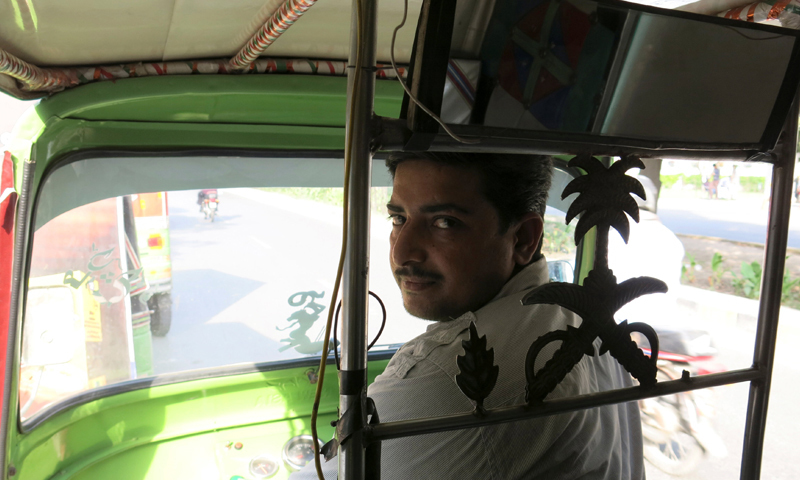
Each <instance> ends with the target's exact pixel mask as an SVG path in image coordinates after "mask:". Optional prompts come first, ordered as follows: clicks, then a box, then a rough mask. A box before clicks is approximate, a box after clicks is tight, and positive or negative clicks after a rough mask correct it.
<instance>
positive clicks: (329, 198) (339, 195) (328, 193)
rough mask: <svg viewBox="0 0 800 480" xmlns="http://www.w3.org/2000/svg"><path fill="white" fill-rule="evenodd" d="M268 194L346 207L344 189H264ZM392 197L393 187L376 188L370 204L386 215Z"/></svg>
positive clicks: (371, 191) (375, 209)
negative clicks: (387, 205)
mask: <svg viewBox="0 0 800 480" xmlns="http://www.w3.org/2000/svg"><path fill="white" fill-rule="evenodd" d="M262 190H264V191H267V192H273V193H279V194H281V195H286V196H289V197H293V198H300V199H304V200H311V201H314V202H319V203H324V204H326V205H333V206H336V207H341V206H342V205H344V189H343V188H304V187H289V188H262ZM391 196H392V189H391V187H375V188H371V189H370V192H369V197H370V204H371V208H372V211H373V212H376V213H380V214H386V215H388V213H387V211H386V204H387V203H388V202H389V198H390V197H391Z"/></svg>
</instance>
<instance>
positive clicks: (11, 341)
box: [0, 160, 36, 478]
mask: <svg viewBox="0 0 800 480" xmlns="http://www.w3.org/2000/svg"><path fill="white" fill-rule="evenodd" d="M35 173H36V163H34V162H32V161H30V160H28V161H25V162H23V170H22V185H21V187H20V191H19V198H18V199H17V218H16V223H15V225H14V267H13V270H12V273H11V305H10V307H11V308H10V309H9V310H10V312H9V315H8V343H7V345H6V370H5V377H4V381H3V405H2V418H0V478H6V474H8V476H12V475H13V473H11V472H15V471H16V469H15V467H14V466H13V465H10V464H9V465H8V469H7V470H6V471H5V472H3V471H2V470H3V469H5V465H6V464H7V463H9V462H10V460H9V453H10V451H9V445H8V443H7V441H8V432H9V430H10V429H11V428H14V425H16V420H17V415H16V411H15V409H16V407H17V395H16V394H17V392H16V391H15V390H14V388H15V387H16V386H17V383H16V382H13V381H12V379H13V378H14V377H15V376H16V374H15V372H14V370H15V368H19V363H17V362H16V361H15V359H16V358H17V346H18V337H17V330H18V328H19V318H20V315H21V312H20V309H21V308H22V299H21V298H20V297H21V293H22V292H23V291H24V285H25V281H24V278H25V259H26V256H25V252H26V249H25V247H26V245H27V243H28V221H29V219H30V214H29V213H28V211H29V210H30V206H31V201H32V200H33V199H32V198H31V192H32V190H33V178H34V176H35ZM12 412H14V413H13V414H12Z"/></svg>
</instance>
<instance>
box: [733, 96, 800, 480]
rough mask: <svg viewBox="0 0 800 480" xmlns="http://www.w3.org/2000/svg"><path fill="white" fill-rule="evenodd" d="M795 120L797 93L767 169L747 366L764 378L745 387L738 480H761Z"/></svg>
mask: <svg viewBox="0 0 800 480" xmlns="http://www.w3.org/2000/svg"><path fill="white" fill-rule="evenodd" d="M798 115H800V92H798V93H797V94H796V95H795V98H794V101H793V102H792V106H791V109H790V111H789V115H788V116H787V118H786V122H785V123H784V127H783V139H782V142H781V143H780V144H779V147H778V149H779V151H778V161H777V162H776V164H775V165H774V166H773V168H772V192H771V196H770V202H769V223H768V225H767V239H766V251H765V252H764V273H763V275H762V277H761V300H760V303H759V308H758V329H757V330H756V345H755V351H754V352H753V365H754V367H756V368H758V369H759V370H761V371H763V372H764V377H763V378H762V379H761V381H753V382H752V383H750V397H749V400H748V403H747V423H746V424H745V432H744V446H743V452H742V469H741V478H742V479H758V478H759V477H760V476H761V458H762V454H763V447H764V432H765V429H766V424H767V407H768V404H769V390H770V386H771V383H772V367H773V363H774V358H775V342H776V340H777V337H778V316H779V313H780V306H781V288H782V286H783V272H784V267H785V259H786V243H787V240H788V236H789V214H790V213H791V209H792V205H791V202H792V183H793V181H794V164H795V161H796V155H797V126H798Z"/></svg>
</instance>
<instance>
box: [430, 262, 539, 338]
mask: <svg viewBox="0 0 800 480" xmlns="http://www.w3.org/2000/svg"><path fill="white" fill-rule="evenodd" d="M549 279H550V274H549V273H548V270H547V261H546V260H545V258H544V257H542V258H540V259H539V260H537V261H535V262H533V263H532V264H530V265H527V266H526V267H524V268H523V269H522V270H520V271H519V272H517V273H516V275H514V276H513V277H511V278H510V279H508V281H507V282H506V283H505V285H503V288H501V289H500V291H499V292H497V295H495V297H494V298H493V299H492V300H491V301H490V302H489V303H487V304H486V305H489V304H491V303H492V302H496V301H498V300H500V299H502V298H505V297H507V296H509V295H513V294H515V293H520V292H523V291H525V290H529V289H531V288H533V287H537V286H539V285H543V284H545V283H547V282H548V281H549ZM486 305H484V306H483V307H481V308H479V309H478V310H477V312H478V313H480V311H481V310H482V309H483V308H485V307H486ZM470 322H477V318H476V316H475V313H473V312H467V313H465V314H463V315H461V316H460V317H458V318H455V319H453V320H450V321H447V322H434V323H433V324H432V325H429V326H428V328H427V329H426V332H427V333H426V334H427V335H431V336H432V338H433V339H434V340H437V341H438V342H439V343H442V344H445V343H450V342H452V341H453V339H454V338H455V337H456V336H458V334H460V333H461V332H462V331H464V330H465V329H467V328H469V324H470Z"/></svg>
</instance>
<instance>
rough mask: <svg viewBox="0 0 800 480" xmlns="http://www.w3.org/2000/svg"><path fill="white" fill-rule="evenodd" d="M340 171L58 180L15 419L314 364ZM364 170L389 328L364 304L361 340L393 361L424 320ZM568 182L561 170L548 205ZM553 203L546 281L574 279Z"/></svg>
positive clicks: (222, 162) (48, 206)
mask: <svg viewBox="0 0 800 480" xmlns="http://www.w3.org/2000/svg"><path fill="white" fill-rule="evenodd" d="M256 167H258V168H256ZM341 168H342V161H341V159H330V158H327V159H324V158H302V159H301V158H290V159H285V158H267V159H264V158H258V159H257V158H244V157H240V158H211V157H208V158H201V157H192V158H187V157H180V158H102V159H100V158H93V159H84V160H79V161H76V162H73V163H69V164H67V165H65V166H62V167H61V168H58V169H57V170H54V171H53V172H52V173H51V174H50V175H49V176H48V177H47V178H46V180H45V181H44V183H43V186H42V189H41V194H40V196H39V197H38V201H37V207H36V213H35V217H36V219H35V222H36V226H37V228H36V230H35V233H34V237H33V249H32V255H31V258H30V275H29V291H28V300H27V307H26V312H25V318H24V326H23V347H22V365H21V382H20V387H19V394H20V406H21V414H22V419H23V421H25V420H29V419H32V418H34V417H36V416H37V414H42V413H47V412H48V411H49V410H52V408H51V407H53V406H57V405H58V404H59V402H62V401H65V400H66V399H72V400H71V401H70V402H69V403H70V404H72V403H74V402H75V401H78V402H80V399H79V398H78V399H76V398H75V397H76V396H80V395H81V394H83V393H84V392H87V391H91V390H95V389H105V390H108V389H109V388H110V387H111V386H117V388H115V389H114V390H115V391H119V389H120V388H122V389H125V388H126V387H127V388H130V389H133V388H137V385H138V384H137V383H136V382H134V380H136V379H142V378H147V377H153V376H161V377H160V378H162V377H163V376H167V377H168V376H169V375H173V374H179V373H180V374H182V375H183V376H182V377H181V378H183V379H185V378H186V376H187V375H188V376H189V377H191V376H192V375H205V376H208V375H209V374H211V375H214V374H218V375H224V374H226V373H227V374H230V373H232V369H233V370H235V369H236V366H239V367H241V366H243V365H248V364H249V365H254V364H259V365H271V364H275V365H278V364H280V365H283V366H287V365H290V364H294V363H297V362H300V363H303V362H305V363H307V364H308V365H309V366H312V365H314V364H316V363H317V362H318V359H319V356H320V354H321V352H322V350H323V346H324V343H323V340H322V338H323V335H324V329H325V321H326V318H327V315H328V311H327V310H328V308H329V304H330V295H331V292H332V291H333V282H334V276H335V272H336V266H337V261H338V257H339V248H340V241H341V240H340V236H341V233H340V232H341V228H342V227H341V223H342V194H343V192H342V188H341V187H340V186H339V185H337V184H336V181H337V180H336V179H338V178H339V177H340V176H341V173H340V172H341ZM199 172H202V175H197V174H198V173H199ZM373 172H374V173H373V176H374V178H373V181H374V185H376V186H374V187H373V188H372V192H371V200H372V220H371V222H372V227H371V241H370V246H371V247H370V256H371V258H373V259H374V260H373V262H372V268H371V271H370V290H371V291H372V292H373V293H374V294H375V296H376V298H379V299H380V302H382V304H383V306H385V309H386V320H385V326H382V324H383V323H384V322H383V316H382V308H381V307H382V305H381V304H380V303H379V300H377V299H376V298H373V299H371V303H370V309H369V311H370V313H369V325H370V327H369V336H370V338H371V339H374V338H375V337H376V336H377V334H378V331H379V330H381V329H383V332H382V333H381V335H380V338H379V339H378V340H377V342H376V345H375V346H374V348H373V352H377V351H394V350H395V349H396V348H397V347H399V346H400V345H402V344H403V343H405V342H406V341H408V340H409V339H411V338H413V337H414V336H416V335H418V334H420V333H422V332H424V331H425V328H426V327H427V326H428V324H429V322H426V321H423V320H420V319H417V318H414V317H411V316H410V315H408V314H407V313H406V312H405V310H404V309H403V306H402V300H401V298H400V295H399V292H398V290H397V286H396V285H395V281H394V278H393V276H392V273H391V271H390V269H389V262H388V249H389V242H388V238H389V233H390V230H391V222H390V220H389V217H388V213H387V212H386V210H385V209H386V203H387V201H388V200H389V197H390V195H391V189H390V187H388V186H386V185H390V183H391V179H390V178H389V175H388V172H386V168H385V167H384V166H383V162H382V161H376V162H375V165H374V168H373ZM571 178H572V177H571V176H570V175H569V174H568V173H567V172H566V171H564V170H563V169H556V171H555V178H554V182H553V184H554V186H553V192H560V190H561V189H563V185H564V184H565V183H566V182H568V181H569V180H570V179H571ZM550 203H551V205H553V207H550V208H548V214H547V218H546V221H547V222H546V223H547V224H548V228H547V233H546V236H545V245H544V253H545V255H546V256H547V257H548V258H549V259H551V260H560V261H552V262H550V263H551V273H552V275H553V276H554V278H555V279H557V280H570V281H571V279H572V272H573V268H574V266H575V264H574V260H575V246H574V243H573V242H572V235H571V229H572V227H566V226H564V223H563V217H564V213H563V212H564V211H566V205H565V202H562V201H561V200H560V195H559V194H558V193H553V194H551V201H550ZM287 362H288V363H287ZM210 371H211V372H212V373H209V372H210ZM167 381H168V380H167Z"/></svg>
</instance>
